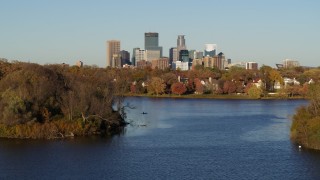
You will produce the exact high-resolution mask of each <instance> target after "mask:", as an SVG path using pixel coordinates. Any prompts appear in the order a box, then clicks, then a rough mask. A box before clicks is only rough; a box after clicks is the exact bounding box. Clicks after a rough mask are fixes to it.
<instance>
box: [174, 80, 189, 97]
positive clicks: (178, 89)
mask: <svg viewBox="0 0 320 180" xmlns="http://www.w3.org/2000/svg"><path fill="white" fill-rule="evenodd" d="M171 91H172V93H173V94H177V95H179V96H181V95H182V94H184V93H185V92H186V91H187V87H186V86H185V85H184V84H183V83H181V82H176V83H174V84H172V86H171Z"/></svg>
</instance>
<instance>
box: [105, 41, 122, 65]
mask: <svg viewBox="0 0 320 180" xmlns="http://www.w3.org/2000/svg"><path fill="white" fill-rule="evenodd" d="M119 52H120V41H118V40H110V41H107V67H108V66H111V67H112V64H113V63H112V60H113V57H114V56H115V55H118V54H119Z"/></svg>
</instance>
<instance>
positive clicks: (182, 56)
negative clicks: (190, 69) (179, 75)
mask: <svg viewBox="0 0 320 180" xmlns="http://www.w3.org/2000/svg"><path fill="white" fill-rule="evenodd" d="M179 61H182V62H189V51H188V50H181V51H180V53H179Z"/></svg>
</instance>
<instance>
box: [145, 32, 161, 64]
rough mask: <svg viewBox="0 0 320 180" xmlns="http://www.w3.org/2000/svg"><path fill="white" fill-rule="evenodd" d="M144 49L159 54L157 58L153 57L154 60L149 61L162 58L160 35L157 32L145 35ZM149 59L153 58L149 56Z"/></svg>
mask: <svg viewBox="0 0 320 180" xmlns="http://www.w3.org/2000/svg"><path fill="white" fill-rule="evenodd" d="M144 49H145V50H146V51H149V53H151V54H153V55H155V54H159V55H157V56H156V57H155V56H152V58H150V59H149V58H148V59H147V60H148V61H151V60H153V59H154V58H156V59H158V58H160V57H162V47H161V46H159V33H156V32H148V33H144ZM149 57H151V56H150V55H149Z"/></svg>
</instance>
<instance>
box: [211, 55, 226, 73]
mask: <svg viewBox="0 0 320 180" xmlns="http://www.w3.org/2000/svg"><path fill="white" fill-rule="evenodd" d="M225 62H226V57H225V56H224V54H223V53H222V52H220V53H219V54H218V55H216V56H214V57H213V63H214V66H215V67H217V68H219V69H220V70H223V69H224V65H225Z"/></svg>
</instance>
